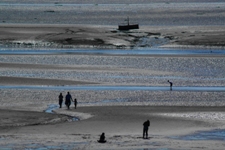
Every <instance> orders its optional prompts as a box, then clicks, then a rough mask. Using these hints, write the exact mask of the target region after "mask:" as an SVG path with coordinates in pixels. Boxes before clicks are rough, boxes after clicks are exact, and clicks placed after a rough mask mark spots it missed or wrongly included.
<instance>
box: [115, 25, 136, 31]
mask: <svg viewBox="0 0 225 150" xmlns="http://www.w3.org/2000/svg"><path fill="white" fill-rule="evenodd" d="M118 27H119V28H118V29H119V30H130V29H139V25H138V24H133V25H119V26H118Z"/></svg>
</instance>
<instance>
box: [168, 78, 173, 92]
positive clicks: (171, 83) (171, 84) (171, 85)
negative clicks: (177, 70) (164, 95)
mask: <svg viewBox="0 0 225 150" xmlns="http://www.w3.org/2000/svg"><path fill="white" fill-rule="evenodd" d="M168 82H169V84H170V90H171V91H172V87H173V82H171V81H170V80H168Z"/></svg>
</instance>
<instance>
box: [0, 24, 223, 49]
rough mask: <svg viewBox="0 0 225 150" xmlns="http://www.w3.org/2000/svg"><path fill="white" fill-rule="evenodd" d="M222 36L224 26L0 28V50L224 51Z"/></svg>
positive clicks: (8, 25)
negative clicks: (186, 49)
mask: <svg viewBox="0 0 225 150" xmlns="http://www.w3.org/2000/svg"><path fill="white" fill-rule="evenodd" d="M224 34H225V27H224V26H204V27H201V26H192V27H191V26H177V27H176V26H171V27H167V28H166V27H163V26H162V27H155V26H143V27H140V29H135V30H129V31H119V30H117V27H115V26H114V27H113V26H96V25H94V26H91V25H51V24H46V25H36V24H1V25H0V47H2V48H4V47H7V48H67V49H74V48H88V49H90V48H101V49H134V48H139V47H140V48H154V47H156V48H157V47H158V48H173V47H174V48H181V49H182V48H206V49H213V48H217V49H224V47H225V42H224V40H223V35H224Z"/></svg>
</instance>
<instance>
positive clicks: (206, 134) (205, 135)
mask: <svg viewBox="0 0 225 150" xmlns="http://www.w3.org/2000/svg"><path fill="white" fill-rule="evenodd" d="M172 138H173V139H179V140H195V141H196V140H219V141H225V130H224V129H218V130H212V131H199V132H196V133H194V134H189V135H184V136H175V137H172Z"/></svg>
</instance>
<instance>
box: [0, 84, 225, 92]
mask: <svg viewBox="0 0 225 150" xmlns="http://www.w3.org/2000/svg"><path fill="white" fill-rule="evenodd" d="M0 89H29V90H84V91H85V90H92V91H99V90H100V91H105V90H108V91H114V90H120V91H124V90H125V91H140V90H141V91H180V92H182V91H186V92H191V91H193V92H225V87H215V86H214V87H173V88H172V89H170V88H169V87H163V86H158V87H156V86H155V87H150V86H25V85H24V86H23V85H22V86H10V85H5V86H0Z"/></svg>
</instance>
